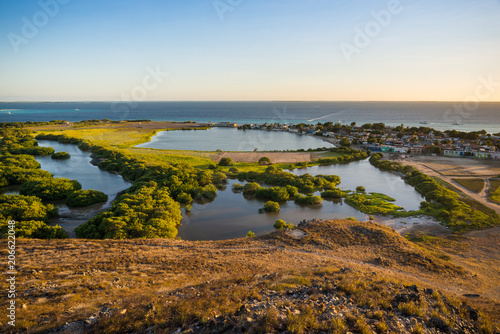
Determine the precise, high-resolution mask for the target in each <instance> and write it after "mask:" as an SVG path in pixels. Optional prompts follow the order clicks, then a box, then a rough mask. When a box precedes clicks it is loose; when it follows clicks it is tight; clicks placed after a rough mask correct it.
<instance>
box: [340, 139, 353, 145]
mask: <svg viewBox="0 0 500 334" xmlns="http://www.w3.org/2000/svg"><path fill="white" fill-rule="evenodd" d="M339 144H340V145H341V146H344V147H349V146H351V141H350V140H349V138H345V137H343V138H342V139H340V142H339Z"/></svg>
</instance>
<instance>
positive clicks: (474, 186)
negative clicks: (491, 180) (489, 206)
mask: <svg viewBox="0 0 500 334" xmlns="http://www.w3.org/2000/svg"><path fill="white" fill-rule="evenodd" d="M452 180H453V181H455V182H456V183H458V184H460V185H462V186H464V187H465V188H467V189H469V190H470V191H472V192H475V193H480V192H481V190H483V188H484V180H483V179H477V178H474V179H461V178H460V179H459V178H455V179H452Z"/></svg>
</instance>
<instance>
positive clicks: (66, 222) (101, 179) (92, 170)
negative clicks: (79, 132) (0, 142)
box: [35, 140, 132, 237]
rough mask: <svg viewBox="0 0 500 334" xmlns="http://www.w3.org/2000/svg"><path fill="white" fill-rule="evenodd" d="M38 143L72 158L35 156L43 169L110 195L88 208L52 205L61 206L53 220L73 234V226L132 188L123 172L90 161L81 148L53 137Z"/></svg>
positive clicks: (59, 204) (104, 207) (62, 202)
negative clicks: (105, 199)
mask: <svg viewBox="0 0 500 334" xmlns="http://www.w3.org/2000/svg"><path fill="white" fill-rule="evenodd" d="M38 145H39V146H45V147H52V148H54V150H55V151H56V152H61V151H64V152H68V153H69V154H70V155H71V158H69V159H67V160H54V159H52V158H51V157H50V156H46V157H35V159H36V160H37V161H38V162H39V163H40V165H41V169H43V170H46V171H49V172H50V173H52V174H53V175H54V177H65V178H68V179H71V180H78V182H80V184H81V185H82V189H94V190H99V191H102V192H103V193H105V194H106V195H108V201H107V202H106V203H99V204H94V205H91V206H88V207H85V208H69V207H68V206H67V205H66V204H64V201H56V202H53V204H54V205H55V206H56V207H57V208H59V214H60V217H58V218H56V219H54V220H52V221H51V223H52V224H58V225H60V226H61V227H62V228H64V230H65V231H66V232H68V234H69V235H70V236H71V237H74V236H75V233H74V229H75V228H76V227H78V226H79V225H81V224H83V223H85V222H86V221H87V220H89V219H90V218H92V217H94V216H95V215H96V214H98V213H99V212H102V211H105V210H107V209H108V208H110V207H111V205H112V202H113V201H114V200H115V198H116V197H117V196H118V194H119V193H120V192H122V191H124V190H125V189H127V188H129V187H130V186H131V185H132V184H131V183H130V182H128V181H126V180H124V179H123V177H121V176H120V175H116V174H112V173H110V172H107V171H105V170H102V169H100V168H99V167H97V166H94V165H92V164H91V163H90V161H91V158H90V153H89V152H85V151H82V150H80V149H79V148H78V146H76V145H73V144H62V143H59V142H56V141H51V140H38Z"/></svg>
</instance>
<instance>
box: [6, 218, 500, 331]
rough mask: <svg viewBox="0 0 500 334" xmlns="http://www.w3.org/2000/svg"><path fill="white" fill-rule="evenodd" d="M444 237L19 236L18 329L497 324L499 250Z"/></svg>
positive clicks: (319, 233) (380, 233)
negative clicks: (489, 256)
mask: <svg viewBox="0 0 500 334" xmlns="http://www.w3.org/2000/svg"><path fill="white" fill-rule="evenodd" d="M490 231H492V232H491V234H492V235H493V236H490V237H491V238H493V239H491V240H498V235H499V233H498V231H497V230H490ZM475 233H476V232H475ZM495 238H496V239H495ZM439 242H443V243H444V246H443V247H440V246H439V243H438V242H434V243H419V244H416V243H413V242H410V241H408V240H406V239H405V238H403V237H401V236H400V235H398V234H397V233H395V232H394V231H392V230H391V229H389V228H387V227H383V226H380V225H376V224H372V223H369V222H356V221H348V220H343V221H341V220H334V221H319V220H315V221H310V222H306V223H303V224H301V225H300V226H299V227H298V228H297V229H294V230H293V231H278V232H275V233H272V234H269V235H265V236H262V237H259V238H251V239H249V238H246V239H234V240H227V241H207V242H190V241H180V240H160V239H154V240H123V241H117V240H103V241H101V240H100V241H94V240H90V241H89V240H18V244H17V250H18V252H17V253H16V255H17V258H18V260H19V261H20V263H21V267H20V268H19V271H20V274H19V275H18V279H19V281H18V292H19V294H18V300H17V302H18V304H19V305H21V304H23V305H24V306H23V307H22V308H20V309H19V310H18V313H17V317H16V318H17V323H16V328H15V330H14V332H16V331H17V332H27V333H28V332H29V333H38V332H47V331H50V332H66V333H84V332H91V333H126V332H130V333H136V332H138V333H172V332H174V331H176V332H177V333H180V332H182V331H184V330H188V331H191V332H206V333H209V332H242V331H253V332H283V331H288V332H292V333H301V332H310V331H320V332H321V331H324V332H332V331H337V332H339V333H343V332H345V331H351V332H359V333H371V332H380V333H382V332H388V333H390V332H392V333H394V332H395V333H439V332H443V333H444V332H451V333H480V332H484V333H492V332H494V327H495V324H494V323H495V322H496V321H498V318H495V316H497V315H498V312H499V310H500V308H499V304H498V298H499V292H498V267H499V266H498V259H497V258H494V257H493V260H494V262H493V263H485V265H486V266H487V267H488V268H490V269H489V271H487V268H486V267H484V268H483V267H481V265H480V264H478V263H477V262H476V261H474V258H475V256H476V255H477V254H479V253H477V252H475V250H474V249H473V247H476V246H474V243H473V242H469V240H468V239H467V237H465V238H462V239H460V240H452V239H450V240H440V241H439ZM496 246H497V245H495V244H493V245H491V246H488V245H487V244H485V243H483V244H482V247H483V249H481V252H483V253H484V252H486V253H488V249H489V248H488V247H491V249H492V250H493V251H495V249H498V248H496ZM461 249H463V252H462V251H461ZM464 252H467V261H465V260H464V261H460V260H459V258H462V259H463V257H462V255H463V254H465V253H464ZM471 261H472V262H471ZM457 264H460V266H459V265H457ZM491 268H493V271H491ZM482 270H484V271H482ZM487 276H488V277H487ZM464 294H465V295H467V296H465V297H464V296H463V295H464ZM4 306H6V301H2V311H0V312H2V313H3V312H5V311H4V310H5V307H4ZM478 309H479V310H483V311H484V312H486V313H489V315H490V319H492V320H488V317H487V316H484V315H483V314H482V312H480V311H478ZM491 316H492V317H491ZM2 319H5V316H4V315H2ZM2 322H3V321H2ZM178 329H179V330H178ZM1 331H2V332H6V333H7V332H11V331H12V328H10V327H8V326H7V325H6V324H5V323H2V327H1Z"/></svg>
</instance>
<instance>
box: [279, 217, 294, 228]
mask: <svg viewBox="0 0 500 334" xmlns="http://www.w3.org/2000/svg"><path fill="white" fill-rule="evenodd" d="M294 227H295V225H294V224H292V223H287V222H286V221H284V220H282V219H278V220H276V222H275V223H274V228H275V229H277V230H283V229H291V228H294Z"/></svg>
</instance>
